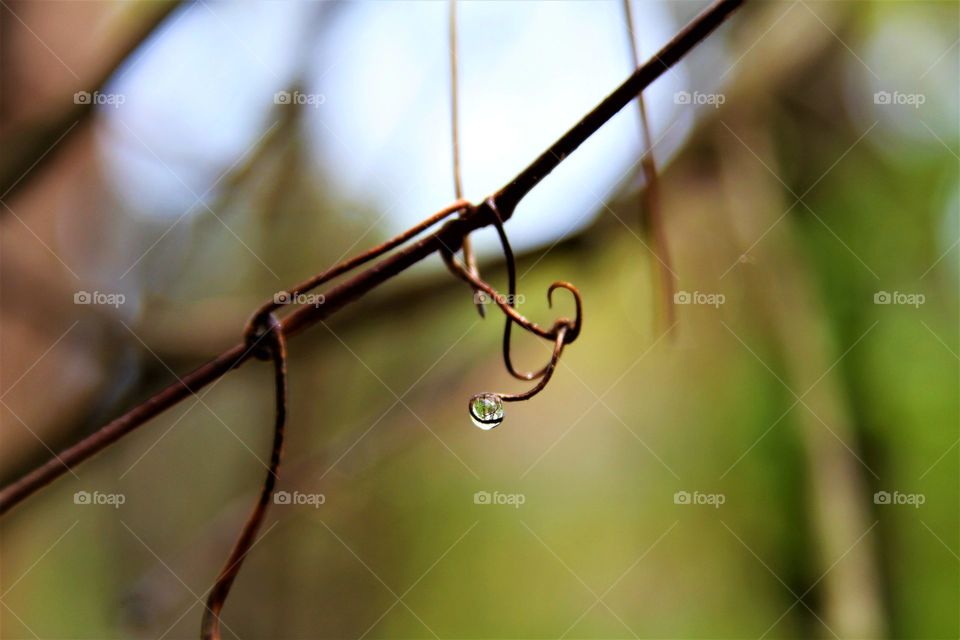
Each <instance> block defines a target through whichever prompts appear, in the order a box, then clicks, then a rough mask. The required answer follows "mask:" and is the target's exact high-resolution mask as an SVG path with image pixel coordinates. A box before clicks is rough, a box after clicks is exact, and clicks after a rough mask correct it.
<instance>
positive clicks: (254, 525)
mask: <svg viewBox="0 0 960 640" xmlns="http://www.w3.org/2000/svg"><path fill="white" fill-rule="evenodd" d="M246 339H247V343H248V348H250V349H253V350H254V354H255V355H256V357H258V358H264V359H271V360H273V366H274V391H275V394H276V418H275V420H274V426H273V446H272V448H271V451H270V466H269V467H268V469H267V476H266V478H264V480H263V486H262V487H261V489H260V497H259V498H258V500H257V503H256V505H254V507H253V511H252V512H251V513H250V517H249V518H247V522H246V523H245V524H244V525H243V529H242V530H241V531H240V536H239V537H238V538H237V541H236V542H235V543H234V545H233V550H232V551H231V552H230V555H229V556H228V557H227V562H226V564H225V565H224V566H223V569H221V570H220V574H219V575H218V576H217V580H216V582H214V584H213V588H212V589H210V594H209V595H208V596H207V604H206V609H205V610H204V612H203V622H202V623H201V627H200V637H201V638H202V639H203V640H220V611H221V610H222V609H223V605H224V603H225V602H226V600H227V596H228V595H229V594H230V587H232V586H233V581H234V580H235V579H236V577H237V574H238V573H239V572H240V567H241V565H242V564H243V560H244V558H246V555H247V552H249V551H250V548H251V547H252V546H253V544H254V543H255V542H256V536H257V531H259V530H260V526H261V525H262V524H263V519H264V518H265V517H266V515H267V509H269V508H270V500H271V498H272V497H273V490H274V488H275V487H276V484H277V477H278V473H279V472H280V458H281V455H282V454H283V436H284V426H285V424H286V421H287V343H286V339H285V338H284V335H283V326H282V325H281V324H280V321H279V320H278V319H277V316H276V315H274V314H273V313H268V314H267V315H266V316H265V318H264V319H263V320H262V322H258V323H255V324H253V325H251V326H250V327H249V328H248V330H247V334H246Z"/></svg>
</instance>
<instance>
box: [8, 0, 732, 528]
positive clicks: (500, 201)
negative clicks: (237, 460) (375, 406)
mask: <svg viewBox="0 0 960 640" xmlns="http://www.w3.org/2000/svg"><path fill="white" fill-rule="evenodd" d="M743 1H744V0H718V1H717V2H716V3H714V4H713V5H711V6H710V7H709V8H708V9H707V10H706V11H704V12H703V13H701V14H700V15H699V16H697V17H696V18H695V19H694V20H693V21H692V22H690V23H689V24H688V25H687V26H686V27H684V29H683V30H682V31H681V32H680V33H679V34H677V36H676V37H674V39H673V40H671V41H670V42H669V43H668V44H667V45H666V46H664V47H663V49H661V50H660V51H659V52H658V53H657V54H656V55H655V56H654V57H653V58H652V59H651V60H649V61H647V62H646V63H644V65H643V66H641V67H639V68H638V69H637V70H636V71H635V72H634V73H633V74H632V75H631V76H630V77H629V78H627V80H626V81H625V82H624V83H623V84H621V85H620V86H619V87H617V89H616V90H614V91H613V93H611V94H610V95H609V96H607V97H606V98H605V99H604V100H603V101H602V102H600V104H598V105H597V106H596V107H595V108H594V109H593V110H592V111H591V112H590V113H588V114H587V115H586V116H585V117H584V118H583V119H582V120H580V122H578V123H577V124H576V125H574V127H573V128H572V129H570V130H569V131H568V132H567V133H565V134H564V135H563V136H561V137H560V138H559V139H558V140H557V141H556V142H555V143H554V144H553V145H552V146H551V147H550V148H549V149H547V150H546V151H545V152H544V153H543V154H542V155H541V156H540V157H538V158H537V159H536V160H534V161H533V162H532V163H531V164H530V165H529V166H528V167H527V168H526V169H524V170H523V171H521V172H520V173H519V174H518V175H517V176H516V177H515V178H514V179H513V180H512V181H511V182H510V183H509V184H507V185H506V186H505V187H503V188H502V189H500V190H499V191H497V192H496V193H495V194H494V195H492V196H491V197H490V198H488V200H487V201H485V202H484V204H481V205H479V206H476V207H471V208H469V209H468V210H466V211H465V212H464V213H463V214H462V215H461V216H460V217H457V218H452V219H450V220H449V221H447V222H446V224H444V225H443V226H442V227H441V228H440V229H439V230H437V231H435V232H433V233H431V234H430V235H428V236H425V237H423V238H421V239H419V240H416V241H414V242H412V243H411V244H408V245H405V246H404V247H402V248H400V249H399V250H398V251H397V252H396V253H393V254H392V255H390V256H388V257H386V258H383V259H382V260H380V261H379V262H377V263H376V264H374V265H373V266H371V267H369V268H367V269H366V270H364V271H362V272H360V273H359V274H357V275H356V276H354V277H352V278H351V279H349V280H346V281H344V282H342V283H340V284H338V285H335V286H333V287H331V288H330V289H329V290H328V291H327V292H325V294H324V302H323V304H320V305H316V306H312V305H307V306H303V307H301V308H299V309H298V310H296V311H295V312H293V313H292V314H290V315H289V316H287V317H286V318H284V319H283V320H282V322H281V325H282V331H283V334H284V335H285V336H287V337H293V336H295V335H296V334H298V333H300V332H302V331H304V330H305V329H307V328H309V327H311V326H313V325H315V324H317V323H319V322H321V321H322V320H325V319H326V318H328V317H329V316H331V315H332V314H333V313H335V312H337V311H338V310H340V309H342V308H343V307H344V306H346V305H347V304H349V303H350V302H353V301H354V300H357V299H359V298H361V297H363V296H364V295H365V294H367V293H368V292H369V291H371V290H373V289H374V288H376V287H377V286H379V285H380V284H382V283H384V282H386V281H387V280H389V279H391V278H393V277H394V276H396V275H398V274H400V273H402V272H403V271H405V270H406V269H408V268H409V267H411V266H413V265H414V264H416V263H418V262H420V261H421V260H423V259H424V258H427V257H428V256H430V255H432V254H434V253H439V252H441V251H456V250H458V249H459V248H460V247H461V246H462V243H463V238H464V237H465V236H466V235H467V234H468V233H470V232H472V231H475V230H477V229H480V228H482V227H486V226H488V225H491V224H495V223H496V215H495V213H494V211H493V210H491V208H490V206H491V204H492V205H494V206H495V207H496V209H497V210H498V211H499V213H500V216H501V218H502V219H503V220H504V221H506V220H508V219H509V218H510V216H511V215H512V214H513V211H514V209H515V208H516V206H517V204H518V203H519V202H520V200H521V199H522V198H523V197H524V196H526V194H528V193H529V192H530V190H531V189H533V188H534V187H535V186H536V185H537V184H539V183H540V181H541V180H543V178H544V177H546V176H547V174H549V173H550V172H551V171H553V169H555V168H556V167H557V166H558V165H559V164H560V163H561V162H563V160H564V159H565V158H566V157H567V156H569V155H570V154H571V153H573V151H575V150H576V149H577V147H579V146H580V145H581V144H582V143H583V142H584V141H585V140H586V139H587V138H589V137H590V136H591V135H593V134H594V133H595V132H596V131H597V130H599V129H600V127H601V126H603V125H604V124H605V123H606V122H607V121H608V120H610V119H611V118H612V117H613V116H614V115H616V114H617V113H618V112H619V111H620V110H621V109H622V108H623V107H625V106H626V105H627V104H629V103H630V101H631V100H633V99H634V98H635V97H636V95H637V94H638V93H639V92H641V91H642V90H643V89H645V88H646V87H647V86H649V85H650V84H651V83H652V82H653V81H654V80H656V79H657V78H658V77H660V76H661V75H662V74H663V73H664V72H665V71H666V70H667V69H669V68H670V67H671V66H672V65H674V64H676V62H677V61H679V60H680V59H681V58H682V57H683V56H684V55H686V54H687V53H688V52H689V51H690V50H691V49H692V48H693V47H694V46H695V45H696V44H697V43H698V42H700V41H701V40H703V39H704V38H705V37H706V36H707V35H709V34H710V33H711V32H713V31H714V30H715V29H716V28H717V27H719V26H720V25H721V24H722V23H723V22H724V21H725V20H726V19H727V18H728V17H729V16H730V14H731V13H733V11H734V10H736V9H737V8H738V7H739V6H740V5H741V4H743ZM488 203H489V204H488ZM251 355H253V347H252V346H248V345H247V344H245V343H240V344H237V345H235V346H233V347H231V348H230V349H228V350H227V351H225V352H224V353H222V354H221V355H219V356H217V357H216V358H215V359H213V360H211V361H210V362H208V363H206V364H204V365H202V366H201V367H199V368H198V369H196V370H194V371H193V372H191V373H189V374H187V375H186V376H184V377H183V378H182V379H180V380H178V381H177V382H176V383H174V384H171V385H170V386H168V387H167V388H165V389H164V390H162V391H160V392H159V393H157V394H156V395H154V396H153V397H151V398H150V399H148V400H147V401H145V402H143V403H142V404H140V405H138V406H136V407H134V408H133V409H131V410H130V411H128V412H127V413H125V414H124V415H122V416H120V417H119V418H116V419H115V420H113V421H112V422H110V423H109V424H107V425H106V426H104V427H103V428H101V429H100V430H99V431H97V432H96V433H94V434H92V435H90V436H89V437H87V438H84V439H83V440H81V441H80V442H78V443H77V444H75V445H73V446H72V447H70V448H68V449H66V450H65V451H63V452H62V453H61V454H60V455H59V456H58V457H56V458H53V459H51V460H49V461H48V462H46V463H45V464H43V465H41V466H40V467H38V468H37V469H35V470H34V471H32V472H30V473H29V474H27V475H26V476H24V477H22V478H21V479H19V480H17V481H16V482H13V483H12V484H10V485H8V486H6V487H4V489H3V491H2V492H0V514H3V513H6V512H7V511H9V510H10V509H11V508H12V507H14V506H15V505H17V504H18V503H20V502H21V501H22V500H24V499H25V498H26V497H28V496H30V495H31V494H33V493H34V492H35V491H37V490H38V489H40V488H41V487H44V486H46V485H47V484H49V483H50V482H51V481H53V480H54V479H56V478H58V477H59V476H61V475H62V474H63V473H64V472H66V471H67V469H68V468H71V467H73V466H76V465H78V464H80V463H81V462H83V461H85V460H87V459H88V458H90V457H92V456H94V455H95V454H97V453H99V452H100V451H102V450H103V449H105V448H106V447H107V446H109V445H110V444H112V443H114V442H116V441H117V440H119V439H120V438H121V437H123V436H124V435H126V434H127V433H129V432H130V431H132V430H134V429H136V428H137V427H139V426H140V425H142V424H143V423H145V422H146V421H148V420H149V419H150V418H153V417H154V416H156V415H158V414H160V413H162V412H163V411H165V410H166V409H169V408H170V407H172V406H174V405H175V404H177V403H179V402H180V401H182V400H184V399H185V398H187V397H189V396H190V395H192V394H195V393H196V392H197V391H199V390H200V389H202V388H203V387H204V386H206V385H207V384H210V383H211V382H212V381H214V380H216V379H218V378H220V377H221V376H223V375H224V374H226V373H227V372H228V371H230V370H232V369H235V368H237V367H239V366H240V365H242V364H243V363H244V362H246V361H247V360H248V359H249V358H250V357H251Z"/></svg>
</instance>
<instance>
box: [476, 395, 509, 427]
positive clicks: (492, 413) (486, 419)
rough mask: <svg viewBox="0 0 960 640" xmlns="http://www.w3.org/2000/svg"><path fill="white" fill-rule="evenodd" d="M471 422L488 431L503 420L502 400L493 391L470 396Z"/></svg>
mask: <svg viewBox="0 0 960 640" xmlns="http://www.w3.org/2000/svg"><path fill="white" fill-rule="evenodd" d="M470 418H471V419H472V420H473V424H475V425H477V426H478V427H480V428H481V429H483V430H484V431H489V430H490V429H493V428H494V427H497V426H499V425H500V423H501V422H503V400H501V399H500V396H498V395H497V394H495V393H481V394H478V395H475V396H473V397H472V398H470Z"/></svg>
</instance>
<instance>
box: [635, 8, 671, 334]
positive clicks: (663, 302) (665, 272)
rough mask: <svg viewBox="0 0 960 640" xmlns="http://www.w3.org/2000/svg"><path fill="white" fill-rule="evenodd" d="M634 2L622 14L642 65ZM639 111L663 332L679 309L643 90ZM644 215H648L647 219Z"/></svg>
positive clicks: (645, 209)
mask: <svg viewBox="0 0 960 640" xmlns="http://www.w3.org/2000/svg"><path fill="white" fill-rule="evenodd" d="M630 3H631V0H623V13H624V18H625V20H626V24H627V38H628V39H629V41H630V54H631V56H632V59H633V66H634V67H638V66H640V52H639V47H638V46H637V33H636V26H635V24H634V20H633V7H632V6H631V4H630ZM637 109H638V111H639V115H640V135H641V137H642V140H643V146H642V148H641V149H640V153H641V155H640V166H641V167H642V169H643V175H644V180H645V184H644V189H643V192H642V193H641V196H640V223H641V229H643V230H644V231H649V235H650V236H652V238H653V242H652V245H653V254H654V256H655V257H656V260H654V263H653V269H654V273H655V276H654V277H655V279H656V281H657V282H656V284H655V285H654V288H655V289H659V293H660V309H661V317H662V329H666V328H667V327H672V326H673V325H674V323H675V322H676V309H674V306H673V291H674V288H675V287H674V281H673V268H672V266H671V262H670V251H669V250H668V247H667V236H666V232H665V229H664V222H663V211H662V210H661V205H660V179H659V175H658V173H657V161H656V159H655V158H654V156H653V136H652V135H651V134H650V118H649V117H648V115H647V101H646V100H645V99H644V97H643V92H642V91H641V92H640V94H639V95H637ZM644 214H646V216H645V217H644Z"/></svg>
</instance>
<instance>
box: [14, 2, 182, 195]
mask: <svg viewBox="0 0 960 640" xmlns="http://www.w3.org/2000/svg"><path fill="white" fill-rule="evenodd" d="M181 3H182V0H165V1H164V2H161V3H159V4H160V6H159V8H158V9H156V10H154V11H152V12H149V13H150V15H148V16H147V17H146V18H144V19H142V20H141V22H140V24H138V25H137V26H135V27H134V29H133V30H132V32H131V33H130V35H129V37H128V38H127V39H126V41H125V42H124V44H123V46H121V47H120V48H119V49H118V50H117V51H116V52H115V53H114V54H113V55H112V57H111V58H110V63H109V64H107V65H106V66H105V67H104V68H103V70H101V71H100V73H99V74H98V75H97V76H96V77H95V78H94V79H93V80H92V81H91V82H90V83H89V84H88V85H86V86H84V87H83V89H84V90H85V91H88V92H89V93H91V94H92V93H93V92H94V91H103V88H104V87H105V86H106V84H107V82H109V80H110V78H111V77H112V76H113V74H114V73H116V71H117V69H119V68H120V67H121V66H122V65H123V64H124V63H125V62H126V61H127V59H128V58H129V57H130V56H131V55H133V53H134V52H135V51H136V50H137V49H138V48H139V47H140V45H141V44H143V42H144V41H145V40H146V39H147V38H148V37H149V36H150V34H152V33H154V32H155V31H157V29H159V28H160V25H162V24H163V23H164V22H165V21H166V19H167V18H168V17H170V15H171V14H172V13H173V12H174V11H175V10H176V9H177V7H179V6H180V4H181ZM141 4H150V3H137V9H138V10H139V7H140V5H141ZM7 11H10V9H9V7H8V8H7ZM94 106H95V105H94V104H93V101H92V100H88V101H87V102H81V103H79V104H78V103H76V102H74V101H71V102H70V105H69V108H67V109H65V110H62V111H60V112H58V113H56V114H54V115H52V116H46V117H43V119H40V120H39V121H35V122H31V123H30V124H27V125H26V126H27V127H28V130H27V131H26V132H25V133H18V132H8V131H4V132H3V133H2V134H0V148H3V149H4V154H3V160H0V198H2V199H7V198H12V197H14V196H15V195H16V194H17V192H18V191H19V190H20V189H22V188H23V187H24V186H26V184H27V183H28V182H29V179H28V178H27V176H28V175H29V178H30V179H33V178H35V177H36V176H38V175H40V173H41V172H42V169H43V167H45V166H46V165H49V164H50V162H51V160H52V159H53V158H54V157H55V156H56V155H57V153H58V150H59V149H61V148H63V147H64V146H65V145H64V142H65V140H66V138H69V137H70V136H74V135H76V134H77V133H78V132H79V131H80V130H81V129H83V128H84V126H85V125H86V123H87V122H89V121H90V116H92V115H93V113H94ZM21 126H23V125H21ZM61 138H63V140H61Z"/></svg>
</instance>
